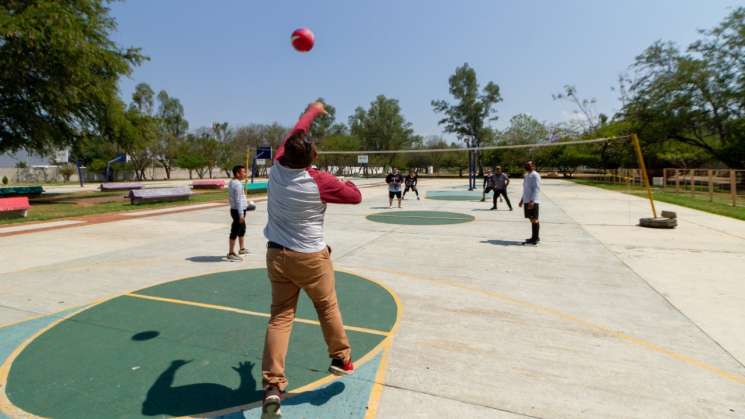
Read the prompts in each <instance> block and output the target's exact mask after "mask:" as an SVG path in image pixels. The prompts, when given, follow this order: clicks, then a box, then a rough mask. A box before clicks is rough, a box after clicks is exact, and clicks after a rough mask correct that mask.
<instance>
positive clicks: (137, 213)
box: [121, 202, 227, 217]
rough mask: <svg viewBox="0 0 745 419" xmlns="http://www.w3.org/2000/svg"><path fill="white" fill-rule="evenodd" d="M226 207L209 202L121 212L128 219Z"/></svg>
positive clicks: (222, 204)
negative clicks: (186, 210) (187, 210)
mask: <svg viewBox="0 0 745 419" xmlns="http://www.w3.org/2000/svg"><path fill="white" fill-rule="evenodd" d="M224 205H227V204H226V203H224V202H210V203H208V204H197V205H181V206H178V207H168V208H161V209H156V210H147V211H132V212H123V213H121V214H122V215H126V216H130V217H137V216H140V215H151V214H162V213H167V212H178V211H183V210H185V209H189V210H191V209H199V208H210V207H219V206H224Z"/></svg>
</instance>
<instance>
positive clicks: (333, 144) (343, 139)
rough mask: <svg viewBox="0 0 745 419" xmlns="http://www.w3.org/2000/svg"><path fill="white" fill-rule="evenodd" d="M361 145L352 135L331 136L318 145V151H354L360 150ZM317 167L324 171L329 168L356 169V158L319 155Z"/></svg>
mask: <svg viewBox="0 0 745 419" xmlns="http://www.w3.org/2000/svg"><path fill="white" fill-rule="evenodd" d="M361 144H362V143H361V141H360V139H359V138H357V137H354V136H352V135H331V136H329V137H326V138H325V139H324V140H323V142H322V143H321V144H320V150H335V151H356V150H360V147H361ZM318 165H319V166H320V167H323V168H325V169H326V170H328V168H329V167H330V166H336V167H338V168H339V169H340V170H341V169H343V168H344V167H353V166H355V167H356V166H357V156H356V155H349V154H321V155H320V156H319V157H318ZM340 174H341V173H340Z"/></svg>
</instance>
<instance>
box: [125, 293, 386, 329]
mask: <svg viewBox="0 0 745 419" xmlns="http://www.w3.org/2000/svg"><path fill="white" fill-rule="evenodd" d="M126 296H127V297H133V298H139V299H142V300H152V301H160V302H163V303H171V304H180V305H185V306H191V307H200V308H208V309H212V310H220V311H227V312H231V313H238V314H244V315H247V316H256V317H266V318H269V317H271V315H270V314H269V313H262V312H260V311H251V310H243V309H240V308H234V307H226V306H219V305H215V304H207V303H200V302H197V301H188V300H177V299H175V298H165V297H155V296H152V295H144V294H135V293H130V294H127V295H126ZM294 321H295V322H296V323H303V324H312V325H314V326H320V325H321V323H320V322H319V321H318V320H310V319H303V318H299V317H295V320H294ZM344 329H345V330H349V331H352V332H360V333H368V334H371V335H378V336H386V337H387V336H388V335H389V332H385V331H383V330H377V329H368V328H366V327H357V326H347V325H345V326H344Z"/></svg>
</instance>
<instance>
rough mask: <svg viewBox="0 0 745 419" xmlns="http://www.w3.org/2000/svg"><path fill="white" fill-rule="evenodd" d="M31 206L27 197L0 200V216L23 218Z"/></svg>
mask: <svg viewBox="0 0 745 419" xmlns="http://www.w3.org/2000/svg"><path fill="white" fill-rule="evenodd" d="M29 208H31V204H29V202H28V197H27V196H18V197H14V198H0V216H3V217H6V216H7V217H9V218H12V217H25V216H27V215H28V209H29Z"/></svg>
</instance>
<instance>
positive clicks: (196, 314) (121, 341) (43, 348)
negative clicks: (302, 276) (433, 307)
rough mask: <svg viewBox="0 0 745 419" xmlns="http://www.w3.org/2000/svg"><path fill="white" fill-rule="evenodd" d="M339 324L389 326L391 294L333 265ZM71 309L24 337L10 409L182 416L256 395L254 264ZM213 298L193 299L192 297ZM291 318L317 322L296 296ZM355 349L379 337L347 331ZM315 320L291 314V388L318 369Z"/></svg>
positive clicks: (258, 298) (259, 300) (323, 364)
mask: <svg viewBox="0 0 745 419" xmlns="http://www.w3.org/2000/svg"><path fill="white" fill-rule="evenodd" d="M337 292H338V294H339V301H340V306H341V309H342V315H343V316H344V319H345V325H349V326H357V327H360V328H366V329H376V330H380V331H385V332H388V331H390V330H391V329H392V328H393V326H394V324H395V321H396V316H397V312H396V310H397V308H396V303H395V300H394V298H393V297H392V296H391V295H390V294H389V293H388V291H386V290H385V289H384V288H382V287H380V286H378V285H377V284H375V283H372V282H370V281H368V280H366V279H364V278H361V277H358V276H355V275H350V274H346V273H337ZM134 294H138V295H145V296H150V297H156V298H168V299H169V301H155V300H151V299H143V298H138V297H136V296H132V295H126V296H121V297H117V298H114V299H112V300H109V301H107V302H104V303H102V304H99V305H96V306H93V307H91V308H89V309H87V310H85V311H83V312H81V313H78V314H76V315H74V316H72V317H70V318H68V319H66V320H64V321H62V322H61V323H59V324H57V325H56V326H54V327H52V328H50V329H49V330H47V331H46V332H44V333H43V334H41V335H40V336H39V337H37V338H36V339H35V340H34V341H32V342H31V343H30V344H29V345H28V346H27V347H26V348H25V349H24V350H23V351H22V352H21V353H20V354H19V356H18V357H17V358H16V359H15V361H14V362H13V364H12V367H11V370H10V373H9V377H8V383H7V387H6V394H7V396H8V398H9V399H10V401H11V402H12V403H13V404H14V405H15V406H17V407H18V408H20V409H23V410H25V411H27V412H30V413H32V414H34V415H38V416H46V417H55V418H57V417H60V418H93V417H127V418H136V417H154V416H155V417H161V416H185V415H195V414H199V413H206V412H212V411H216V410H221V409H226V408H231V407H235V406H239V405H245V404H248V403H252V402H255V401H258V400H260V398H261V392H260V387H261V384H260V383H261V353H262V350H263V343H264V333H265V328H266V322H267V318H266V317H262V316H260V315H252V314H247V313H240V312H232V311H228V309H231V308H233V309H241V310H248V311H255V312H260V313H267V312H268V308H269V303H270V289H269V286H268V279H267V277H266V271H265V270H264V269H253V270H244V271H233V272H225V273H218V274H212V275H205V276H200V277H194V278H190V279H185V280H180V281H175V282H171V283H166V284H163V285H160V286H156V287H153V288H148V289H145V290H141V291H138V292H136V293H134ZM199 303H202V304H209V305H212V306H219V307H200V306H195V305H194V304H199ZM297 315H298V317H300V318H305V319H315V318H316V317H315V311H314V310H313V307H312V304H311V303H310V301H309V300H307V299H305V298H303V299H301V301H300V303H299V307H298V313H297ZM347 333H348V335H349V338H350V341H351V344H352V348H353V351H354V358H355V359H359V358H360V357H362V356H363V355H364V354H366V353H368V352H370V351H371V350H373V349H374V348H375V347H376V346H377V345H378V344H379V343H380V342H381V341H382V340H383V339H384V336H382V335H380V334H376V333H367V332H362V331H347ZM325 348H326V345H325V343H324V341H323V337H322V334H321V330H320V327H319V326H317V325H315V324H306V323H295V324H294V326H293V333H292V338H291V342H290V351H289V353H288V356H287V374H288V377H289V379H290V390H292V389H293V388H299V387H301V386H304V385H307V384H311V383H313V382H315V381H317V380H319V379H322V378H324V377H326V376H328V373H327V372H326V369H327V368H328V363H329V359H328V355H327V354H326V351H325Z"/></svg>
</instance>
